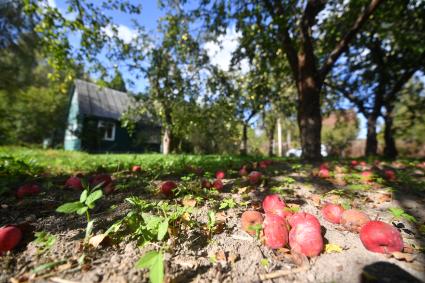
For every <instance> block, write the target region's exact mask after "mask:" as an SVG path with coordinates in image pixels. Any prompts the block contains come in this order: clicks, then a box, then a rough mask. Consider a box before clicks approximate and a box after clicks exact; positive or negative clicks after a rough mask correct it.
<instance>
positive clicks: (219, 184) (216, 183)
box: [213, 179, 224, 191]
mask: <svg viewBox="0 0 425 283" xmlns="http://www.w3.org/2000/svg"><path fill="white" fill-rule="evenodd" d="M213 187H214V188H215V189H216V190H217V191H222V190H223V188H224V185H223V182H222V181H221V179H217V180H215V181H214V182H213Z"/></svg>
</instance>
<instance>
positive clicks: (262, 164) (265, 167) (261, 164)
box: [258, 160, 269, 169]
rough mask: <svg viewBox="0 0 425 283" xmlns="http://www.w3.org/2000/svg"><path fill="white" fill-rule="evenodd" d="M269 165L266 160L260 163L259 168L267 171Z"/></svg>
mask: <svg viewBox="0 0 425 283" xmlns="http://www.w3.org/2000/svg"><path fill="white" fill-rule="evenodd" d="M268 166H269V165H268V164H267V162H266V161H265V160H261V161H260V162H259V163H258V167H260V168H261V169H267V167H268Z"/></svg>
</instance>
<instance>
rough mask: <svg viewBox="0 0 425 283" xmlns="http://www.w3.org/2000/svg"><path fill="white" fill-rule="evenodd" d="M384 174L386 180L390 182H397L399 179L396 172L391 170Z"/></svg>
mask: <svg viewBox="0 0 425 283" xmlns="http://www.w3.org/2000/svg"><path fill="white" fill-rule="evenodd" d="M384 174H385V178H387V180H389V181H395V180H396V179H397V177H396V174H395V172H394V171H393V170H391V169H387V170H385V171H384Z"/></svg>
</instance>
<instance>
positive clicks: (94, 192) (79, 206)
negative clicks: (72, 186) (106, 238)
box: [56, 183, 103, 243]
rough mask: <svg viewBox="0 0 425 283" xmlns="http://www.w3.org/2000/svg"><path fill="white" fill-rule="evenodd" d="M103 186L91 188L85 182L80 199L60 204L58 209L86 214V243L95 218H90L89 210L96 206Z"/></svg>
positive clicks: (101, 194)
mask: <svg viewBox="0 0 425 283" xmlns="http://www.w3.org/2000/svg"><path fill="white" fill-rule="evenodd" d="M101 186H102V183H100V184H99V185H97V186H95V187H94V188H93V189H90V187H89V186H87V185H86V184H83V188H84V190H83V192H82V193H81V195H80V200H79V201H74V202H67V203H64V204H62V205H61V206H59V207H58V208H57V209H56V211H57V212H61V213H67V214H69V213H77V214H78V215H83V214H85V215H86V220H87V227H86V236H85V238H84V243H87V242H88V240H89V238H90V235H91V232H92V230H93V223H94V220H91V219H90V213H89V210H90V209H93V208H94V207H95V203H96V201H97V200H99V199H100V198H101V197H102V196H103V193H102V190H101V189H99V188H100V187H101Z"/></svg>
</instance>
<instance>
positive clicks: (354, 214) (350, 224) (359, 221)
mask: <svg viewBox="0 0 425 283" xmlns="http://www.w3.org/2000/svg"><path fill="white" fill-rule="evenodd" d="M369 221H370V218H369V216H367V214H366V213H364V212H362V211H360V210H357V209H349V210H346V211H344V212H343V213H342V216H341V222H340V223H341V224H342V226H344V227H345V228H346V229H347V230H349V231H352V232H359V231H360V228H361V227H362V226H363V225H364V224H366V223H367V222H369Z"/></svg>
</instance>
